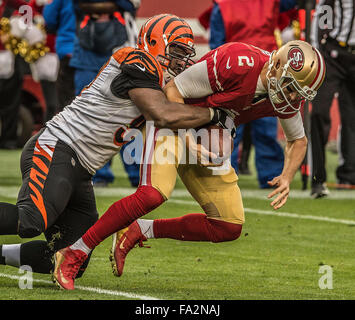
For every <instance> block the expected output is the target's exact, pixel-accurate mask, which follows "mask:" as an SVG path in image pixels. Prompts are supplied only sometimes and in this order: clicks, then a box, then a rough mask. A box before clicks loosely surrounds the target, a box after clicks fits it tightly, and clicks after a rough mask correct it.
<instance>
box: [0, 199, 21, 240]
mask: <svg viewBox="0 0 355 320" xmlns="http://www.w3.org/2000/svg"><path fill="white" fill-rule="evenodd" d="M17 229H18V208H17V206H16V205H14V204H11V203H5V202H0V235H11V234H12V235H14V234H17V233H18V231H17Z"/></svg>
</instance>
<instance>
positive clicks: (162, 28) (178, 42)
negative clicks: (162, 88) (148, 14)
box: [137, 14, 196, 76]
mask: <svg viewBox="0 0 355 320" xmlns="http://www.w3.org/2000/svg"><path fill="white" fill-rule="evenodd" d="M137 45H138V48H140V49H143V50H146V51H148V52H149V53H150V54H152V55H153V56H154V57H156V58H157V59H158V61H159V62H160V64H161V65H162V67H163V70H167V71H168V72H169V73H171V74H172V75H174V76H175V75H176V74H178V73H180V72H182V71H183V70H184V69H185V68H187V67H189V66H190V65H192V64H193V63H194V61H193V60H192V59H191V58H192V57H193V56H195V54H196V53H195V49H194V36H193V33H192V30H191V27H190V26H189V24H188V23H187V22H186V21H185V20H184V19H182V18H179V17H177V16H175V15H173V14H159V15H156V16H154V17H152V18H150V19H148V20H147V21H146V22H145V23H144V25H143V26H142V28H141V30H140V32H139V35H138V43H137ZM177 62H178V63H177Z"/></svg>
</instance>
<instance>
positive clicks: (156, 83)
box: [111, 51, 162, 99]
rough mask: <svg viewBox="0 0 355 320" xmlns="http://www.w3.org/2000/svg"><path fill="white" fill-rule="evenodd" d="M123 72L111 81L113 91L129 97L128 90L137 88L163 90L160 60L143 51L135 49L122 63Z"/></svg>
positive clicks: (120, 96) (115, 93)
mask: <svg viewBox="0 0 355 320" xmlns="http://www.w3.org/2000/svg"><path fill="white" fill-rule="evenodd" d="M120 70H121V73H120V74H119V75H118V76H116V77H115V78H114V79H113V81H112V83H111V91H112V93H113V94H114V95H115V96H117V97H119V98H122V99H129V95H128V91H129V90H131V89H135V88H149V89H154V90H162V88H161V77H162V74H161V72H160V70H161V69H159V66H158V62H156V61H155V60H152V56H148V54H146V53H144V52H143V51H133V52H132V53H130V54H129V55H128V56H127V57H126V59H125V60H124V61H123V62H122V63H121V66H120Z"/></svg>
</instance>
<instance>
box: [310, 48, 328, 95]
mask: <svg viewBox="0 0 355 320" xmlns="http://www.w3.org/2000/svg"><path fill="white" fill-rule="evenodd" d="M314 51H315V52H316V55H317V60H318V70H317V74H316V76H315V78H314V80H313V82H312V83H311V85H310V89H312V90H317V89H318V88H319V87H320V85H321V83H322V81H323V79H324V76H325V64H324V59H323V57H322V56H321V54H320V53H319V51H318V50H317V49H316V48H314Z"/></svg>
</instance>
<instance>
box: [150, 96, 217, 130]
mask: <svg viewBox="0 0 355 320" xmlns="http://www.w3.org/2000/svg"><path fill="white" fill-rule="evenodd" d="M161 110H162V111H163V112H162V113H160V115H159V114H157V116H156V118H155V119H153V120H154V123H155V125H156V126H157V127H159V128H170V129H173V130H175V129H189V128H197V127H201V126H203V125H205V124H207V123H209V122H210V121H211V113H210V110H209V108H201V107H195V106H191V105H187V104H180V103H176V102H169V103H168V104H166V105H165V106H164V108H162V109H161Z"/></svg>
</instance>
